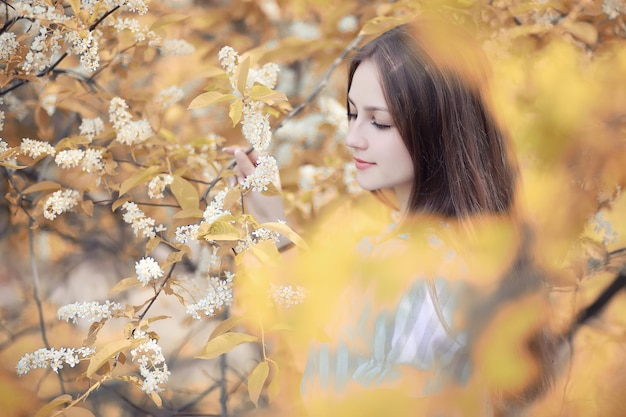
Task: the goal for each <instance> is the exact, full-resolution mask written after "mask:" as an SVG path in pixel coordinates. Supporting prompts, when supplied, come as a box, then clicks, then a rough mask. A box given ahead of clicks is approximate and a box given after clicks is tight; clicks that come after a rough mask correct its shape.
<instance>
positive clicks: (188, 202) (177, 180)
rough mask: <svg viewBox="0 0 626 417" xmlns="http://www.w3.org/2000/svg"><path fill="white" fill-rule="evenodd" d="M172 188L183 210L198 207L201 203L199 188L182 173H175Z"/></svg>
mask: <svg viewBox="0 0 626 417" xmlns="http://www.w3.org/2000/svg"><path fill="white" fill-rule="evenodd" d="M170 190H172V194H174V197H176V200H177V201H178V204H179V205H180V207H181V208H182V209H183V210H189V209H197V208H198V205H199V204H200V196H199V195H198V190H197V189H196V187H195V186H194V185H193V184H192V183H190V182H189V181H187V180H186V179H184V178H183V177H181V176H180V175H174V182H172V184H171V185H170Z"/></svg>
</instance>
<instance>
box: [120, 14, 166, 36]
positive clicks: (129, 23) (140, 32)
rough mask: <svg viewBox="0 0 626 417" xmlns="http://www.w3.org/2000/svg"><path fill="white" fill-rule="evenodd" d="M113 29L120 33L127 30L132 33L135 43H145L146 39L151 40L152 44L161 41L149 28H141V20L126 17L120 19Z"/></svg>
mask: <svg viewBox="0 0 626 417" xmlns="http://www.w3.org/2000/svg"><path fill="white" fill-rule="evenodd" d="M113 27H114V28H115V30H116V31H118V32H123V31H125V30H128V31H130V33H132V34H133V38H134V39H135V42H143V41H145V40H146V39H150V41H151V42H158V41H159V40H160V38H159V36H158V35H157V34H156V33H155V32H154V31H152V30H150V29H149V28H148V26H145V25H144V26H143V27H142V26H141V24H140V23H139V20H137V19H134V18H130V17H125V18H121V17H118V18H117V20H116V21H115V23H113Z"/></svg>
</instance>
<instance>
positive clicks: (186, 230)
mask: <svg viewBox="0 0 626 417" xmlns="http://www.w3.org/2000/svg"><path fill="white" fill-rule="evenodd" d="M199 228H200V225H198V224H189V225H186V226H178V227H177V228H176V231H175V232H174V239H175V240H176V242H177V243H182V244H186V243H187V242H189V241H190V240H196V239H197V237H196V236H197V235H198V229H199Z"/></svg>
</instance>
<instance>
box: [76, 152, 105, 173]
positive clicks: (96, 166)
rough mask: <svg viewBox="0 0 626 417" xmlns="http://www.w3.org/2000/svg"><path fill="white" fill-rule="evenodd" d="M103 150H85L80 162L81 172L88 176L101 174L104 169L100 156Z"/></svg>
mask: <svg viewBox="0 0 626 417" xmlns="http://www.w3.org/2000/svg"><path fill="white" fill-rule="evenodd" d="M103 153H104V149H93V148H88V149H86V150H85V155H84V156H83V160H82V161H81V164H80V165H81V167H82V170H83V171H85V172H86V173H88V174H91V173H94V172H101V171H102V170H103V169H104V163H103V162H102V154H103Z"/></svg>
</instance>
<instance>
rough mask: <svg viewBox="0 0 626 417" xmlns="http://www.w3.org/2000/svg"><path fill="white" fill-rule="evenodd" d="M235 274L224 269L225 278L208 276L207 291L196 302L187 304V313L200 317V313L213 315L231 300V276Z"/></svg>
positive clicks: (195, 317) (208, 315)
mask: <svg viewBox="0 0 626 417" xmlns="http://www.w3.org/2000/svg"><path fill="white" fill-rule="evenodd" d="M234 277H235V274H233V273H231V272H228V271H226V278H225V279H220V278H218V277H210V278H209V283H208V288H207V291H206V293H205V295H204V297H202V298H201V299H200V300H199V301H198V302H197V303H191V304H188V305H187V314H189V315H190V316H191V317H193V318H194V319H198V320H199V319H200V313H202V314H204V315H205V316H207V317H213V316H215V315H216V314H217V313H218V312H219V311H220V310H221V309H222V308H224V307H225V306H230V305H231V303H232V301H233V278H234Z"/></svg>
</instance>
